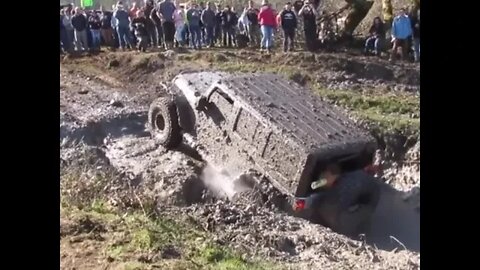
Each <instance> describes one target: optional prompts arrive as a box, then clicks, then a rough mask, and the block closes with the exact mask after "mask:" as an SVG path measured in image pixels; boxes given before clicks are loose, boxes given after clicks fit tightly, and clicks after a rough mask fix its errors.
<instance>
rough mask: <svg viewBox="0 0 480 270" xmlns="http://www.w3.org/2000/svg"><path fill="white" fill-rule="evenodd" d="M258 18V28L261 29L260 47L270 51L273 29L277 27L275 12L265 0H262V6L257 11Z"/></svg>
mask: <svg viewBox="0 0 480 270" xmlns="http://www.w3.org/2000/svg"><path fill="white" fill-rule="evenodd" d="M258 20H259V22H260V30H261V31H262V48H261V50H266V51H267V52H271V50H272V47H273V30H274V29H275V28H276V27H277V21H276V16H275V12H273V9H272V8H271V7H270V4H269V3H268V1H267V0H263V2H262V8H261V9H260V12H259V13H258Z"/></svg>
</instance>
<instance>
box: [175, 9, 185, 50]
mask: <svg viewBox="0 0 480 270" xmlns="http://www.w3.org/2000/svg"><path fill="white" fill-rule="evenodd" d="M173 21H174V23H175V40H176V41H177V43H178V46H184V45H185V6H183V5H180V7H179V8H177V9H175V12H174V13H173Z"/></svg>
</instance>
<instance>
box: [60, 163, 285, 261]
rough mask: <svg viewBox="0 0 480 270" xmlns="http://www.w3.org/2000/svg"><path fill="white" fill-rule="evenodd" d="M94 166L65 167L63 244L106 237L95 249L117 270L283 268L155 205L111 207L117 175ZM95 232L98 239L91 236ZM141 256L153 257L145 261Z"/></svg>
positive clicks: (62, 216)
mask: <svg viewBox="0 0 480 270" xmlns="http://www.w3.org/2000/svg"><path fill="white" fill-rule="evenodd" d="M94 167H96V164H95V163H93V162H92V163H91V164H90V165H88V164H87V165H84V166H78V167H75V168H72V167H67V168H62V172H61V203H60V216H61V220H63V222H61V223H62V224H64V225H63V226H64V227H63V231H64V232H65V233H64V234H63V236H62V238H61V243H67V242H68V241H69V239H70V238H76V239H88V241H96V240H95V239H101V240H98V242H96V243H97V244H96V245H95V246H98V249H99V250H97V251H96V252H95V253H96V254H99V256H101V258H100V259H101V260H105V262H109V263H110V264H112V265H116V266H117V267H116V268H115V269H154V268H155V269H158V267H160V268H161V269H232V270H233V269H279V268H278V267H275V265H273V264H270V263H268V262H262V261H257V260H248V261H247V260H244V259H243V258H242V256H241V254H238V253H236V252H234V251H233V250H231V249H230V248H229V247H227V246H222V245H219V244H217V243H215V242H213V241H212V240H210V239H212V235H210V233H209V232H206V231H204V230H203V229H202V228H201V227H199V226H198V225H196V224H195V223H194V222H193V221H190V220H189V219H182V218H181V217H168V216H158V215H156V214H155V213H154V211H153V204H152V209H150V208H149V209H150V210H147V211H145V208H140V207H137V208H130V209H128V210H126V209H124V208H120V207H116V206H114V205H112V204H111V203H110V202H111V200H110V199H111V197H110V196H111V195H109V194H107V193H106V192H105V190H106V187H108V186H111V185H112V182H114V179H115V177H116V176H115V175H114V174H112V173H109V172H107V171H104V172H99V171H96V170H95V169H93V168H94ZM116 199H120V198H116ZM148 203H150V202H149V201H147V202H144V203H142V205H146V204H148ZM120 205H121V203H120ZM92 228H98V229H92ZM61 231H62V229H61ZM92 233H94V234H95V237H93V236H91V237H88V235H91V234H92ZM79 234H80V235H79ZM79 236H80V238H79ZM82 236H83V238H82ZM64 246H65V245H64ZM67 246H68V245H67ZM75 250H76V249H72V251H71V252H76V251H75ZM163 254H167V255H166V256H165V257H164V256H163ZM172 254H173V255H172ZM140 256H145V257H146V258H150V259H147V261H143V259H140ZM78 263H79V264H81V262H80V261H79V262H78Z"/></svg>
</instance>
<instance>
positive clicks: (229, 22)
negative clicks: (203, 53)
mask: <svg viewBox="0 0 480 270" xmlns="http://www.w3.org/2000/svg"><path fill="white" fill-rule="evenodd" d="M221 18H222V33H223V46H224V47H227V45H228V47H232V42H235V25H237V22H238V18H237V14H235V12H232V10H231V9H230V7H229V6H226V7H225V9H224V10H223V12H222V15H221ZM227 41H228V43H227Z"/></svg>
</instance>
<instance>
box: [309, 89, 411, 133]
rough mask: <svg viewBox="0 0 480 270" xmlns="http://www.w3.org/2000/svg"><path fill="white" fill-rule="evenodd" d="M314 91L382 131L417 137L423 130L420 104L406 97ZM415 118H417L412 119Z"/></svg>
mask: <svg viewBox="0 0 480 270" xmlns="http://www.w3.org/2000/svg"><path fill="white" fill-rule="evenodd" d="M315 91H316V92H317V93H318V94H319V95H320V96H323V97H325V98H327V99H328V100H331V101H333V102H335V103H336V104H337V105H339V106H341V107H343V108H347V109H350V110H351V111H352V112H353V114H354V115H355V116H357V117H359V118H361V119H363V120H367V121H368V122H371V123H374V124H376V125H377V126H378V127H379V128H381V129H382V130H400V131H402V130H403V131H409V132H412V133H417V132H418V131H419V128H420V118H419V113H420V101H419V99H418V97H415V96H412V95H408V94H404V95H396V94H393V93H380V92H379V91H370V93H364V92H356V91H350V90H329V89H324V88H320V87H318V86H317V87H315ZM412 116H415V117H412Z"/></svg>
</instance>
